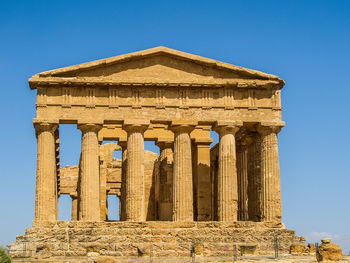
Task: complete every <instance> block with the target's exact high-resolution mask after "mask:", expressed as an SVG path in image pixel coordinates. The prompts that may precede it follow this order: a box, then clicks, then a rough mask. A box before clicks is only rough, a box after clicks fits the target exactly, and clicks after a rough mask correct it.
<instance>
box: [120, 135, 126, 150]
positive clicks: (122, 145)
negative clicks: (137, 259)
mask: <svg viewBox="0 0 350 263" xmlns="http://www.w3.org/2000/svg"><path fill="white" fill-rule="evenodd" d="M118 145H119V146H120V147H122V149H124V148H125V149H126V147H127V145H128V139H127V137H119V140H118Z"/></svg>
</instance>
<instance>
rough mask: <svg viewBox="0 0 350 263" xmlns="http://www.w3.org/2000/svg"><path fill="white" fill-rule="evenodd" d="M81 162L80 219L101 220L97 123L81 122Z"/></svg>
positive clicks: (98, 126) (99, 126) (98, 128)
mask: <svg viewBox="0 0 350 263" xmlns="http://www.w3.org/2000/svg"><path fill="white" fill-rule="evenodd" d="M78 128H79V129H80V130H81V132H82V138H81V164H80V178H79V179H80V180H79V182H80V184H79V220H81V221H96V222H97V221H100V218H101V215H100V213H101V212H100V168H99V144H98V136H97V133H98V131H99V130H100V129H101V128H102V126H101V125H96V124H80V125H78Z"/></svg>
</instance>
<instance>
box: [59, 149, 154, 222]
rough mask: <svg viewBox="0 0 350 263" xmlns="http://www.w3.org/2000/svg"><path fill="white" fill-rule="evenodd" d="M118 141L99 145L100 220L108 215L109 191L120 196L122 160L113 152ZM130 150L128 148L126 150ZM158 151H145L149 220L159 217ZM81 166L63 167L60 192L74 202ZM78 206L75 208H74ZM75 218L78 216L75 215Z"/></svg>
mask: <svg viewBox="0 0 350 263" xmlns="http://www.w3.org/2000/svg"><path fill="white" fill-rule="evenodd" d="M119 149H120V147H119V146H118V145H117V144H116V143H107V144H104V145H101V146H100V154H99V156H100V163H101V165H100V179H102V180H100V187H101V194H100V202H101V205H100V209H101V220H102V221H104V220H106V219H108V204H107V195H108V194H115V195H117V196H118V197H121V188H122V160H119V159H116V158H113V152H114V151H115V150H119ZM126 152H127V150H125V153H126ZM158 157H159V156H158V154H156V153H154V152H150V151H144V177H145V183H144V188H145V215H146V219H147V220H156V218H157V208H156V204H155V202H156V200H155V167H154V166H155V163H156V162H157V160H158ZM78 174H79V166H78V165H75V166H66V167H65V168H61V169H60V173H59V176H60V187H59V190H60V194H69V195H70V196H71V197H72V202H75V200H76V195H77V187H78ZM75 209H76V208H74V209H73V210H74V211H75ZM72 218H75V219H74V220H77V219H76V216H73V217H72Z"/></svg>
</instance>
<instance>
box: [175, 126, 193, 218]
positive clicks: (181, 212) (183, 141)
mask: <svg viewBox="0 0 350 263" xmlns="http://www.w3.org/2000/svg"><path fill="white" fill-rule="evenodd" d="M196 124H197V123H196V122H192V121H187V122H186V121H182V122H180V121H173V122H172V125H171V130H172V131H173V132H174V133H175V139H174V167H173V221H193V178H192V156H191V138H190V132H191V131H192V130H193V129H194V128H195V125H196Z"/></svg>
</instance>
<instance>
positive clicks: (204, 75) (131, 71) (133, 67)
mask: <svg viewBox="0 0 350 263" xmlns="http://www.w3.org/2000/svg"><path fill="white" fill-rule="evenodd" d="M237 80H239V81H244V80H246V81H274V82H277V83H281V84H282V86H283V80H281V79H280V78H278V77H276V76H274V75H270V74H266V73H263V72H259V71H255V70H250V69H246V68H242V67H238V66H234V65H231V64H227V63H223V62H219V61H216V60H212V59H208V58H203V57H200V56H196V55H192V54H188V53H184V52H180V51H177V50H173V49H169V48H166V47H157V48H152V49H148V50H144V51H139V52H134V53H130V54H126V55H121V56H117V57H112V58H107V59H102V60H98V61H92V62H88V63H83V64H79V65H75V66H70V67H66V68H61V69H56V70H51V71H46V72H43V73H39V74H36V75H34V76H33V77H32V78H31V79H30V80H29V82H30V86H31V88H36V84H40V82H49V81H52V82H61V81H62V82H64V83H67V82H71V83H74V82H80V83H81V82H88V83H92V82H96V83H198V84H201V83H208V84H222V83H228V82H235V81H236V82H237Z"/></svg>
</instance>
